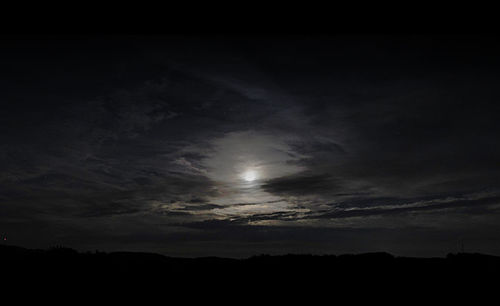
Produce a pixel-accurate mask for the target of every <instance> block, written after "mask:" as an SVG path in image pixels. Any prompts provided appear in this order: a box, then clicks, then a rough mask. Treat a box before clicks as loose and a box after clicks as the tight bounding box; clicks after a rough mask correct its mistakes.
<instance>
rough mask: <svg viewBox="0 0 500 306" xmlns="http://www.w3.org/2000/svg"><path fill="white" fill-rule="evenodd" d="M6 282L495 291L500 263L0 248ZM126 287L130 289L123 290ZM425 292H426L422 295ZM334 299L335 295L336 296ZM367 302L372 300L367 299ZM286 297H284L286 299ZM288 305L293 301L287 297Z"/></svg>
mask: <svg viewBox="0 0 500 306" xmlns="http://www.w3.org/2000/svg"><path fill="white" fill-rule="evenodd" d="M0 262H1V271H2V279H3V280H9V283H11V284H17V286H18V287H19V286H21V287H22V288H34V287H36V288H38V289H40V288H45V289H43V290H48V289H47V288H58V290H59V289H60V288H65V289H64V292H67V290H73V289H75V288H88V287H89V286H91V287H94V288H99V289H98V290H103V291H105V292H107V293H108V294H109V293H110V292H115V291H116V290H120V291H122V290H132V291H137V292H151V291H155V292H164V290H167V289H166V288H168V290H167V291H168V292H170V294H174V293H176V294H179V293H180V292H185V291H186V290H189V291H192V292H198V293H201V292H204V293H210V292H211V293H214V292H220V291H221V290H222V291H227V292H226V293H227V294H231V295H234V294H238V293H241V292H245V291H247V290H258V291H259V293H261V292H268V291H269V292H274V293H276V292H281V291H282V290H285V291H286V292H289V293H293V292H295V291H296V290H298V291H304V292H306V291H307V292H316V291H321V292H325V290H326V292H328V291H332V290H333V291H334V292H336V293H335V294H337V293H341V292H342V294H354V295H356V294H357V293H359V292H363V294H368V293H370V292H371V293H370V294H376V293H377V292H378V293H380V292H386V291H387V290H390V291H391V292H407V293H408V292H410V293H411V294H415V293H416V292H419V291H422V290H423V291H425V292H426V293H428V292H439V293H441V294H443V293H444V294H445V295H447V296H454V295H456V293H457V292H461V290H467V291H468V292H470V291H471V289H473V288H475V289H480V290H489V291H491V292H493V291H492V290H493V289H492V288H494V287H496V285H497V281H491V279H492V278H491V276H494V277H495V278H496V277H497V275H500V273H499V272H500V257H497V256H490V255H484V254H472V253H458V254H448V256H446V257H443V258H411V257H397V256H394V255H391V254H388V253H366V254H345V255H338V256H336V255H293V254H289V255H282V256H270V255H259V256H253V257H250V258H247V259H230V258H218V257H204V258H176V257H168V256H163V255H160V254H153V253H136V252H111V253H105V252H94V253H90V252H87V253H82V252H77V251H75V250H73V249H70V248H64V247H56V248H50V249H48V250H33V249H26V248H21V247H15V246H6V245H1V246H0ZM124 288H127V289H124ZM422 293H423V292H421V293H420V294H422ZM332 294H333V293H332ZM361 297H362V298H367V296H365V295H362V296H361ZM283 298H285V297H283ZM286 298H287V299H289V298H290V296H288V297H286Z"/></svg>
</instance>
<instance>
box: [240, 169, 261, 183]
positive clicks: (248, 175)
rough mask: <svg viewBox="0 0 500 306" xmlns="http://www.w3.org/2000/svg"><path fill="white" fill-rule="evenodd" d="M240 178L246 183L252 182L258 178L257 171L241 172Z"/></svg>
mask: <svg viewBox="0 0 500 306" xmlns="http://www.w3.org/2000/svg"><path fill="white" fill-rule="evenodd" d="M241 177H242V178H243V179H244V180H245V181H247V182H253V181H255V180H256V179H258V178H259V174H258V173H257V171H255V170H252V169H251V170H247V171H245V172H243V175H242V176H241Z"/></svg>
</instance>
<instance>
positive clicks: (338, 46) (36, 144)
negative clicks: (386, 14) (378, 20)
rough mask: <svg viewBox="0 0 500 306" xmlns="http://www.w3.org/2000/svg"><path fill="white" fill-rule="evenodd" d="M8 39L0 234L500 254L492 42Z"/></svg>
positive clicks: (28, 240)
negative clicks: (459, 246)
mask: <svg viewBox="0 0 500 306" xmlns="http://www.w3.org/2000/svg"><path fill="white" fill-rule="evenodd" d="M496 42H497V40H496V38H495V39H493V38H492V39H490V38H488V39H487V38H475V39H458V38H449V39H438V38H436V37H330V38H328V37H313V38H306V37H292V36H290V37H281V38H280V37H276V38H271V37H262V38H257V37H253V38H236V37H233V38H231V37H227V38H223V37H218V38H216V37H214V38H210V39H204V38H194V37H155V38H152V37H151V38H132V37H128V38H127V37H122V38H116V39H110V40H105V39H104V40H93V39H91V38H89V39H88V40H78V39H75V40H71V41H66V40H57V39H56V40H37V41H15V40H13V41H9V42H8V41H4V42H2V44H3V45H2V48H0V64H1V65H2V69H0V75H1V78H0V80H1V82H0V101H1V103H2V112H0V122H1V128H0V135H1V138H0V139H1V140H2V141H1V142H0V186H1V188H0V232H1V233H5V234H6V235H7V236H8V237H9V243H12V244H15V245H20V246H27V247H37V248H45V247H47V246H50V245H66V246H69V247H74V248H77V249H80V250H95V249H100V250H105V251H112V250H130V251H148V252H159V253H163V254H167V255H172V256H189V257H195V256H210V255H217V256H231V257H245V256H250V255H255V254H261V253H272V254H277V253H280V254H282V253H316V254H325V253H336V254H338V253H347V252H351V253H357V252H370V251H387V252H392V253H394V254H396V255H410V256H415V255H417V256H420V255H421V256H442V255H444V254H446V253H447V252H454V251H456V245H457V241H465V243H466V245H467V248H468V249H470V250H471V251H472V250H473V251H477V252H484V253H492V254H500V238H499V237H498V232H500V222H498V220H499V217H500V186H499V183H498V182H500V171H499V165H500V143H499V141H498V139H499V137H498V135H499V134H500V124H499V122H500V121H499V120H498V114H499V113H500V109H499V105H500V104H499V103H498V101H499V98H500V92H499V91H498V86H497V85H498V84H499V81H500V80H499V76H500V73H499V68H500V62H499V61H498V54H500V47H499V46H498V45H497V43H496Z"/></svg>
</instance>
